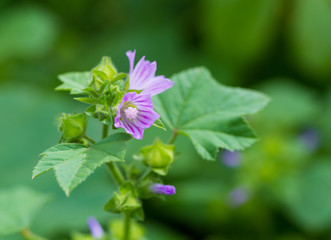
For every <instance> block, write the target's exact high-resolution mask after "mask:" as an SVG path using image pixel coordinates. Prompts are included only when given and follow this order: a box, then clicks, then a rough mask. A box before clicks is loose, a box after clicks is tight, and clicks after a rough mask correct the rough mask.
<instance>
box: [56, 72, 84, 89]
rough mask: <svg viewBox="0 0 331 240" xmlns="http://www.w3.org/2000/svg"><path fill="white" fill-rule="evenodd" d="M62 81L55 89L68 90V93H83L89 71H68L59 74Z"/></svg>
mask: <svg viewBox="0 0 331 240" xmlns="http://www.w3.org/2000/svg"><path fill="white" fill-rule="evenodd" d="M59 79H60V81H61V82H62V84H61V85H60V86H58V87H57V88H55V90H63V91H70V94H85V93H86V91H85V90H84V89H86V88H88V86H89V81H90V72H70V73H64V74H60V75H59Z"/></svg>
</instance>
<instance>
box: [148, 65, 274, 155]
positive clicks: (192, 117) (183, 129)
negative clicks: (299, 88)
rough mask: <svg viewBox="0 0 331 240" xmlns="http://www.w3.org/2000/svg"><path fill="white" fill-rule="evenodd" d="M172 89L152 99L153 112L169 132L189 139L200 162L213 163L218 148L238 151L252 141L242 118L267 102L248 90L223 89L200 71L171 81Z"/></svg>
mask: <svg viewBox="0 0 331 240" xmlns="http://www.w3.org/2000/svg"><path fill="white" fill-rule="evenodd" d="M172 80H173V81H174V82H175V84H174V87H173V88H172V89H171V90H169V91H167V92H165V93H164V94H161V95H158V96H156V97H154V105H155V108H156V111H157V112H158V113H160V115H161V116H162V119H163V121H164V123H165V124H166V125H167V126H169V127H170V128H171V129H172V130H176V131H178V133H180V134H183V135H185V136H187V137H188V138H190V140H191V141H192V143H193V145H194V147H195V148H196V150H197V151H198V153H199V154H200V155H201V156H202V158H204V159H207V160H214V159H215V158H216V154H217V151H218V148H225V149H228V150H230V151H233V150H242V149H244V148H246V147H249V146H250V145H252V144H253V143H254V142H255V141H256V137H255V134H254V132H253V131H252V129H251V128H250V127H249V126H248V124H247V122H246V121H245V120H244V118H243V117H244V116H246V115H250V114H253V113H256V112H257V111H259V110H260V109H262V108H263V107H264V106H265V105H266V104H267V103H268V101H269V99H268V97H266V96H264V95H263V94H261V93H258V92H256V91H252V90H244V89H240V88H232V87H226V86H223V85H221V84H219V83H218V82H216V81H215V80H214V79H213V78H212V76H211V75H210V73H209V71H208V70H207V69H205V68H203V67H198V68H193V69H189V70H187V71H184V72H181V73H179V74H176V75H174V76H173V77H172Z"/></svg>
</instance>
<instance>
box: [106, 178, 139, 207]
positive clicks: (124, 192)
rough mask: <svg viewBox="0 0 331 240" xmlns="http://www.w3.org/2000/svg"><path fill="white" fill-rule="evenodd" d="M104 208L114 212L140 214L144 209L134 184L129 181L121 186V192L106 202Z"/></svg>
mask: <svg viewBox="0 0 331 240" xmlns="http://www.w3.org/2000/svg"><path fill="white" fill-rule="evenodd" d="M104 209H105V210H106V211H109V212H113V213H121V212H125V213H130V214H138V213H140V212H141V211H142V205H141V201H140V200H139V199H138V198H137V192H136V190H135V188H134V186H133V185H132V184H131V183H130V182H127V183H125V184H123V185H122V186H121V187H120V191H119V192H115V193H114V196H113V197H112V198H111V199H110V200H109V201H108V202H107V203H106V205H105V207H104Z"/></svg>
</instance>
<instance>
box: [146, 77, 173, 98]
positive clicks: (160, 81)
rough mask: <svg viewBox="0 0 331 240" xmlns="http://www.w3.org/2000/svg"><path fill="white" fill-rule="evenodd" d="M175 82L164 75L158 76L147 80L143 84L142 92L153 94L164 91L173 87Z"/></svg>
mask: <svg viewBox="0 0 331 240" xmlns="http://www.w3.org/2000/svg"><path fill="white" fill-rule="evenodd" d="M173 85H174V82H173V81H171V80H169V79H168V78H165V77H164V76H157V77H154V78H152V79H150V80H149V81H147V82H146V83H145V84H144V86H143V91H142V92H141V94H150V95H152V96H154V95H156V94H159V93H161V92H164V91H165V90H167V89H169V88H171V87H172V86H173Z"/></svg>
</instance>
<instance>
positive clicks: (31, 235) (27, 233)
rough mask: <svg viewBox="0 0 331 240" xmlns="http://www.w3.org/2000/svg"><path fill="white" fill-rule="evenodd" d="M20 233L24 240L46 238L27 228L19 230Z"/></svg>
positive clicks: (41, 239)
mask: <svg viewBox="0 0 331 240" xmlns="http://www.w3.org/2000/svg"><path fill="white" fill-rule="evenodd" d="M21 235H22V237H23V238H24V239H26V240H46V238H43V237H40V236H38V235H36V234H34V233H32V232H31V231H30V230H29V229H28V228H26V229H23V230H22V231H21Z"/></svg>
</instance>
